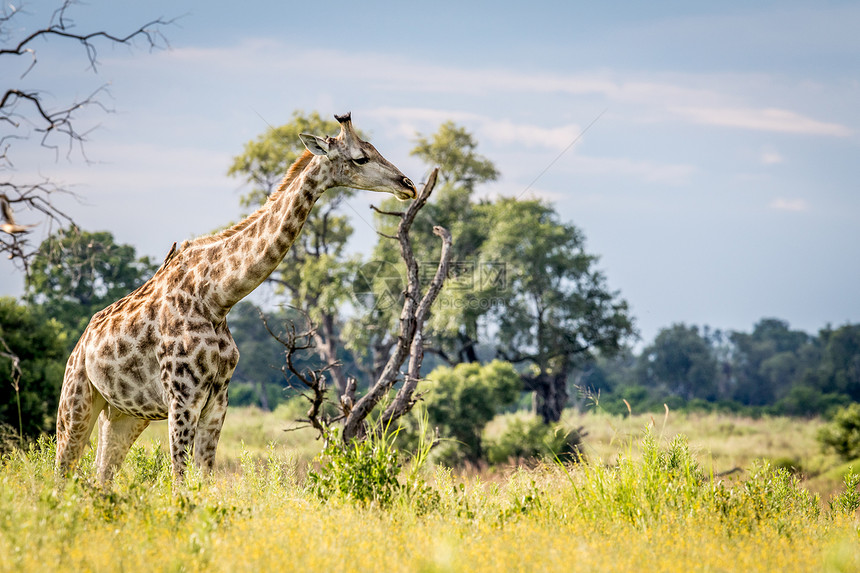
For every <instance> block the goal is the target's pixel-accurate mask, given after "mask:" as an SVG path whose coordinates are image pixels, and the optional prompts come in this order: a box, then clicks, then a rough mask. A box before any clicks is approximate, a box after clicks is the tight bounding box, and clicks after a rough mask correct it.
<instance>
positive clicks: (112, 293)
mask: <svg viewBox="0 0 860 573" xmlns="http://www.w3.org/2000/svg"><path fill="white" fill-rule="evenodd" d="M157 269H158V265H156V264H154V263H153V262H152V261H151V260H150V258H149V257H138V256H137V253H136V252H135V248H134V247H133V246H131V245H118V244H116V242H115V241H114V238H113V235H112V234H111V233H109V232H107V231H101V232H88V231H81V230H80V229H78V228H77V227H70V228H68V229H66V230H62V231H60V232H58V233H55V234H53V235H51V236H50V237H48V238H47V239H45V241H43V242H42V245H41V246H40V248H39V252H38V254H37V255H36V256H35V257H34V259H33V262H32V265H31V268H30V270H31V272H30V276H29V277H28V279H27V294H26V300H27V301H28V302H30V303H31V304H36V305H38V306H40V307H41V308H42V309H43V311H44V313H45V314H46V315H47V316H50V317H52V318H55V319H57V320H58V321H59V322H60V324H62V325H63V327H64V328H65V329H66V330H67V331H68V333H69V336H68V341H69V344H70V345H72V346H73V345H74V344H75V343H76V342H77V340H78V338H79V337H80V335H81V333H82V332H83V331H84V328H86V326H87V323H88V322H89V320H90V318H91V317H92V315H93V314H95V313H96V312H98V311H99V310H101V309H103V308H105V307H106V306H108V305H109V304H111V303H113V302H115V301H117V300H119V299H120V298H122V297H123V296H125V295H126V294H128V293H130V292H131V291H133V290H134V289H136V288H137V287H139V286H140V285H141V284H143V283H144V282H145V281H146V280H147V279H148V278H149V277H150V276H152V274H154V273H155V271H156V270H157Z"/></svg>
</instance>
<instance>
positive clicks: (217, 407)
mask: <svg viewBox="0 0 860 573" xmlns="http://www.w3.org/2000/svg"><path fill="white" fill-rule="evenodd" d="M226 416H227V385H226V384H224V385H223V386H222V387H221V388H219V389H217V390H214V391H213V393H212V395H211V396H210V397H209V401H208V402H207V403H206V407H205V408H204V409H203V413H202V415H201V416H200V421H199V423H198V424H197V436H196V438H195V440H194V463H195V464H196V465H197V467H198V468H200V469H201V470H202V471H203V472H205V473H206V474H210V473H212V468H213V467H214V466H215V451H216V450H217V449H218V440H219V439H220V437H221V427H222V426H223V425H224V418H225V417H226Z"/></svg>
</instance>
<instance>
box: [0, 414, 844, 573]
mask: <svg viewBox="0 0 860 573" xmlns="http://www.w3.org/2000/svg"><path fill="white" fill-rule="evenodd" d="M381 439H384V440H390V436H388V437H385V436H383V437H382V438H381ZM385 444H389V445H390V441H385V443H384V444H382V443H380V442H378V441H377V442H376V443H375V444H374V443H373V442H371V443H370V444H369V445H367V446H362V447H365V448H367V450H366V451H363V452H362V455H364V456H369V457H372V458H375V459H377V461H380V460H381V461H384V462H385V464H386V465H385V470H386V471H388V472H391V473H390V474H389V477H390V476H391V475H393V476H394V478H395V480H396V482H397V484H398V485H397V486H395V487H393V489H392V490H391V491H390V492H389V494H390V498H388V502H386V503H384V504H383V503H379V502H376V503H374V502H372V501H371V502H370V503H367V502H363V501H361V500H360V499H357V498H355V497H351V496H349V495H329V496H321V495H319V493H318V492H315V491H314V489H313V488H314V486H313V481H312V480H311V479H308V480H305V481H303V480H302V479H301V475H302V467H301V464H302V463H303V462H299V461H297V459H299V457H300V456H297V454H296V452H295V451H293V450H289V449H285V448H283V447H276V446H269V448H268V449H267V450H266V451H265V453H264V454H263V455H260V454H259V452H256V451H255V452H252V451H250V450H245V451H244V452H240V454H239V458H238V460H237V461H236V462H235V463H234V464H229V465H227V466H222V469H221V470H220V471H219V472H218V473H216V474H215V475H214V476H212V477H210V478H205V479H204V478H203V477H201V476H200V475H199V474H196V473H195V472H193V471H192V472H191V473H190V475H189V476H188V478H187V480H186V482H185V484H184V485H183V486H181V487H176V488H174V487H173V486H172V484H171V475H170V469H169V462H168V458H167V455H166V452H165V451H164V448H163V447H159V446H157V445H155V446H150V447H143V446H135V448H134V449H133V451H132V453H131V454H130V456H129V459H128V461H127V462H126V464H124V466H123V468H122V470H121V472H120V473H119V474H118V476H117V479H116V482H115V483H114V485H113V487H112V488H110V489H108V490H102V489H99V488H97V487H95V486H93V485H92V483H93V477H92V476H93V468H92V454H91V453H88V454H87V456H86V457H85V459H84V461H83V463H82V464H81V466H80V468H79V470H78V472H77V473H76V476H75V477H73V478H71V479H69V480H67V481H66V482H64V483H56V482H55V481H54V475H53V468H52V463H53V453H54V452H53V447H54V445H53V443H52V442H51V441H49V440H42V441H40V442H39V443H37V444H35V445H34V446H33V447H31V448H30V450H29V451H27V452H16V453H13V454H10V455H7V456H5V457H4V458H3V459H2V467H0V569H2V570H4V571H46V570H50V571H56V570H81V571H85V570H88V571H116V570H136V569H139V570H156V571H203V570H205V571H245V570H247V571H261V570H339V571H341V570H342V571H378V570H394V571H500V570H519V571H522V570H565V571H568V570H577V571H633V570H637V571H638V570H648V571H652V570H653V571H698V570H708V571H764V570H767V571H771V570H780V571H828V570H830V571H856V570H860V543H858V521H857V516H856V510H857V506H858V504H860V501H858V497H857V493H856V487H857V485H858V481H860V478H858V477H857V476H856V475H854V474H851V475H852V476H853V477H851V478H850V479H851V480H852V481H849V482H846V485H848V486H849V489H848V490H846V491H845V492H844V493H842V494H841V495H839V496H837V497H835V498H834V499H833V500H832V502H833V503H831V504H827V503H820V502H819V500H818V498H817V497H816V496H815V495H814V494H811V493H810V492H808V491H807V490H805V489H804V488H802V487H801V486H800V484H799V482H798V481H797V478H796V477H795V476H793V475H791V474H790V473H788V472H787V471H785V470H784V469H781V468H774V467H773V466H771V465H770V464H768V463H758V464H754V465H752V466H751V467H750V468H749V469H748V470H747V472H746V473H745V474H743V477H742V479H738V480H736V481H733V482H730V481H727V480H725V479H721V478H720V477H718V476H715V475H714V474H713V472H711V471H709V470H707V469H705V468H704V467H703V465H702V464H701V463H700V461H699V460H698V459H697V457H696V455H695V453H694V452H692V451H691V449H690V447H689V445H688V443H687V441H686V440H685V438H683V437H682V436H675V437H672V438H663V437H660V435H659V433H658V434H657V435H655V434H652V433H650V432H647V431H646V432H645V433H642V432H640V433H639V435H638V436H635V437H633V438H632V439H629V440H628V441H627V442H626V443H625V445H624V449H623V450H622V451H621V453H620V454H619V455H618V456H617V461H616V463H613V464H611V465H607V464H605V463H603V462H601V461H600V460H599V459H597V458H596V457H592V458H591V459H589V460H587V461H586V462H584V463H581V464H575V465H561V464H548V465H542V466H540V467H538V468H535V469H522V468H520V469H517V470H515V471H512V472H511V473H509V474H507V475H505V476H496V478H495V479H494V481H492V482H485V481H482V479H481V478H480V477H473V478H470V479H465V478H463V477H462V476H457V475H456V473H455V472H453V471H452V470H450V469H447V468H442V467H436V468H430V467H424V469H421V467H420V464H410V463H409V462H410V460H408V459H404V458H402V457H400V456H399V455H398V454H397V453H396V452H393V451H392V450H391V449H390V447H389V446H386V445H385ZM374 448H376V450H375V451H374ZM344 455H346V456H347V457H348V456H351V455H352V454H351V453H347V454H344V453H343V452H338V453H332V452H328V453H325V452H324V453H323V455H322V457H321V458H320V460H319V462H318V463H319V464H320V465H319V466H315V467H314V471H317V472H320V471H324V472H329V473H332V474H334V477H335V478H338V479H340V478H350V477H352V478H356V477H357V476H356V475H352V476H350V475H349V474H350V473H352V474H355V473H356V472H361V471H363V470H362V469H361V467H360V465H352V466H343V467H340V466H337V464H334V465H333V466H332V467H330V468H327V469H326V466H325V464H326V460H329V461H331V458H332V456H334V457H336V458H337V461H338V463H340V462H342V461H343V459H344V458H343V456H344ZM338 456H341V457H338ZM392 456H393V457H392ZM354 461H357V462H358V463H359V464H365V463H367V460H354ZM418 461H420V460H418ZM389 462H392V463H389ZM335 466H337V467H335ZM224 467H229V468H230V469H229V471H227V470H225V469H223V468H224ZM338 472H342V473H346V475H345V476H344V475H337V473H338ZM410 480H411V481H412V482H413V486H410V487H406V486H407V485H408V484H409V482H410ZM374 483H375V482H374V480H369V481H368V482H366V483H365V484H364V485H363V486H362V487H364V488H370V491H372V490H373V487H374ZM388 483H390V482H388ZM414 484H419V485H420V486H421V487H419V488H416V487H414ZM852 488H853V489H852ZM369 499H371V500H373V499H374V498H373V497H372V496H371V497H370V498H369ZM376 499H378V498H376Z"/></svg>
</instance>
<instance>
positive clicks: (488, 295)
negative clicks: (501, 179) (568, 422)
mask: <svg viewBox="0 0 860 573" xmlns="http://www.w3.org/2000/svg"><path fill="white" fill-rule="evenodd" d="M413 154H415V155H417V156H419V157H421V158H422V159H424V160H425V161H427V162H428V163H431V164H434V163H436V164H439V166H440V177H442V181H443V185H442V187H441V188H440V189H439V193H438V197H437V198H436V200H435V201H434V202H432V203H431V204H429V205H428V206H427V208H425V209H424V210H423V211H422V217H423V218H421V219H419V220H416V224H415V227H414V228H415V229H416V231H415V232H416V236H422V235H421V233H423V234H424V235H426V236H427V237H430V229H431V226H432V224H442V225H443V226H445V227H447V228H449V229H450V230H451V233H452V235H453V237H454V258H453V260H452V272H451V275H452V276H451V278H450V280H449V281H448V282H447V283H446V286H445V289H444V290H443V292H442V294H441V295H440V297H439V299H438V300H437V302H436V305H435V306H434V307H433V316H432V318H431V320H430V321H429V322H428V332H429V334H430V336H429V340H428V343H427V347H428V351H430V352H434V353H435V354H437V355H438V356H440V357H442V359H443V360H444V361H445V362H447V363H448V364H458V363H462V362H476V361H479V360H480V359H482V358H484V359H486V358H487V357H488V356H493V355H496V356H499V357H500V358H502V359H505V360H509V361H512V362H515V363H516V364H517V365H518V366H522V367H521V368H520V370H521V371H523V382H524V384H525V386H526V388H527V389H529V390H533V391H535V408H536V412H538V413H539V414H540V415H541V416H542V417H543V418H544V420H546V421H557V420H558V419H559V417H560V416H561V410H562V408H564V406H565V405H566V403H567V399H568V391H567V380H568V377H569V376H570V375H571V374H572V373H573V372H574V370H575V369H576V368H577V367H579V366H582V365H583V363H584V361H585V359H586V358H587V357H588V356H590V355H591V354H592V353H593V352H594V351H600V352H603V353H605V354H610V353H612V352H614V351H615V350H617V349H618V348H619V346H620V344H621V342H622V341H623V340H624V339H625V338H626V337H628V336H629V335H631V334H632V332H633V326H632V319H631V318H630V317H629V314H628V311H627V305H626V303H625V302H624V301H623V300H621V299H620V298H619V297H618V295H617V293H613V292H610V291H609V290H608V288H607V286H606V280H605V277H604V276H603V275H602V273H600V272H599V271H598V270H596V268H595V266H596V262H597V258H596V257H594V256H593V255H589V254H587V253H586V252H585V250H584V237H583V235H582V232H581V231H580V230H579V229H577V228H576V227H575V226H573V225H570V224H565V223H562V222H560V221H559V220H558V215H557V214H556V212H555V211H554V210H553V209H552V207H550V206H548V205H545V204H543V203H540V202H538V201H520V200H517V199H505V198H503V199H498V200H496V201H475V200H474V197H473V194H474V193H473V192H474V189H475V187H476V185H478V184H480V183H485V182H488V181H492V180H493V179H495V178H496V177H498V171H497V170H496V169H495V167H494V166H493V164H492V163H491V162H490V161H489V160H488V159H486V158H484V157H483V156H481V155H479V154H478V153H477V143H476V141H475V140H474V138H473V137H472V136H471V135H470V134H469V133H468V132H467V131H466V130H464V129H463V128H460V127H457V126H456V125H454V124H452V123H446V124H444V125H442V126H441V127H440V129H439V131H438V132H436V134H434V135H433V136H431V137H424V136H421V137H419V139H418V142H417V146H416V148H415V149H414V150H413ZM386 208H387V207H384V208H383V209H386ZM377 224H378V226H379V227H380V228H381V229H382V232H383V233H387V232H388V230H387V228H386V227H385V225H386V224H388V225H390V224H391V223H388V222H386V220H385V219H384V217H383V216H380V218H379V219H378V220H377ZM389 234H390V233H389ZM415 244H416V257H418V258H419V259H421V260H427V261H433V260H436V257H437V253H436V252H435V251H434V250H433V249H435V248H436V246H437V243H434V242H433V241H431V240H429V239H428V240H423V241H422V240H420V239H419V240H416V241H415ZM422 245H427V247H425V251H423V252H422V251H421V250H420V249H421V248H422ZM395 249H396V245H394V244H392V243H391V242H390V241H387V240H385V239H384V238H383V239H380V242H379V243H378V245H377V248H376V250H375V251H374V258H375V259H377V260H381V261H386V262H391V261H393V260H394V259H395ZM382 286H383V288H384V287H385V285H382ZM395 308H396V307H395ZM394 319H395V317H394V316H388V317H386V316H385V315H384V313H378V314H377V315H374V316H373V318H372V320H367V321H366V322H365V324H372V325H379V324H387V325H388V324H392V323H393V321H394ZM364 332H366V333H368V332H375V333H377V335H378V336H379V338H380V339H384V336H383V335H384V334H387V333H390V332H391V327H388V330H387V331H383V332H380V330H379V329H376V330H371V329H370V328H365V329H364ZM489 333H493V334H494V335H495V336H493V337H491V336H488V334H489ZM389 336H390V334H389ZM481 350H483V351H484V352H483V354H482V355H481V354H479V351H481Z"/></svg>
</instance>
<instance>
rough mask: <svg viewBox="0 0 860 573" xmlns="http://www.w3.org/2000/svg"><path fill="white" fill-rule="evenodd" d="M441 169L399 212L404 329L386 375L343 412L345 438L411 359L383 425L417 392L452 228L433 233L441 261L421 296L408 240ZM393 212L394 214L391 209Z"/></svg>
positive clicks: (358, 429)
mask: <svg viewBox="0 0 860 573" xmlns="http://www.w3.org/2000/svg"><path fill="white" fill-rule="evenodd" d="M438 174H439V170H438V169H434V170H433V172H432V173H431V174H430V177H429V178H428V180H427V183H425V184H424V187H423V188H422V189H421V192H420V193H419V194H418V198H417V199H415V201H413V202H412V204H411V205H410V206H409V208H408V209H407V210H406V212H405V213H396V215H399V216H400V224H399V225H398V227H397V236H396V239H397V240H398V241H399V242H400V256H401V257H402V258H403V261H404V262H405V263H406V277H407V285H406V297H405V300H404V301H403V308H402V310H401V311H400V333H399V335H398V337H397V342H396V343H395V345H394V351H393V353H392V354H391V356H390V357H389V359H388V362H387V363H386V364H385V367H384V368H383V369H382V374H380V376H379V378H377V380H376V382H375V383H374V384H373V385H371V387H370V389H369V390H368V391H367V393H366V394H365V395H364V396H362V397H361V398H360V399H359V400H358V401H357V402H356V403H355V405H354V406H353V407H352V408H351V409H350V411H349V412H345V415H346V421H345V422H344V427H343V439H344V441H347V440H351V439H353V438H357V437H361V436H362V435H363V432H364V421H365V419H366V418H367V416H368V415H369V414H370V412H371V411H373V409H374V408H375V407H376V406H377V404H379V402H380V400H381V399H382V398H383V397H384V396H386V395H387V394H388V391H389V390H390V389H391V388H392V386H394V384H395V382H397V379H398V376H399V374H400V367H401V366H402V365H403V363H404V362H405V361H406V358H407V357H408V358H409V364H408V366H407V370H406V372H405V374H404V380H403V385H402V386H401V387H400V390H398V391H397V394H396V396H395V398H394V401H392V402H391V404H389V406H388V407H387V408H386V409H385V411H384V412H383V414H382V420H381V421H382V424H383V425H387V424H390V423H391V422H392V421H394V420H396V419H397V418H399V417H401V416H403V415H404V414H406V413H407V412H409V410H411V409H412V406H413V405H414V404H415V399H414V394H415V388H416V387H417V384H418V380H419V379H420V375H421V363H422V361H423V360H424V322H425V321H426V320H427V314H428V313H429V311H430V306H432V304H433V302H434V301H435V300H436V297H437V296H438V295H439V291H441V290H442V285H443V284H444V282H445V278H446V277H447V275H448V264H449V262H450V260H451V243H452V241H451V233H450V232H448V230H447V229H445V228H444V227H439V226H436V227H433V234H434V235H436V236H437V237H439V238H440V239H441V240H442V253H441V255H440V256H439V265H438V267H437V268H436V274H435V275H434V277H433V279H432V280H431V281H430V285H429V286H428V288H427V291H426V292H425V293H424V295H423V296H422V294H421V281H420V279H419V274H418V263H417V262H416V261H415V255H414V254H413V252H412V245H411V243H410V242H409V230H410V228H411V227H412V222H413V221H414V220H415V216H416V215H417V214H418V211H420V210H421V208H422V207H423V206H424V205H425V204H426V203H427V199H428V198H429V197H430V193H431V192H432V191H433V187H434V186H435V185H436V177H437V176H438ZM391 214H392V215H395V213H391Z"/></svg>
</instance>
